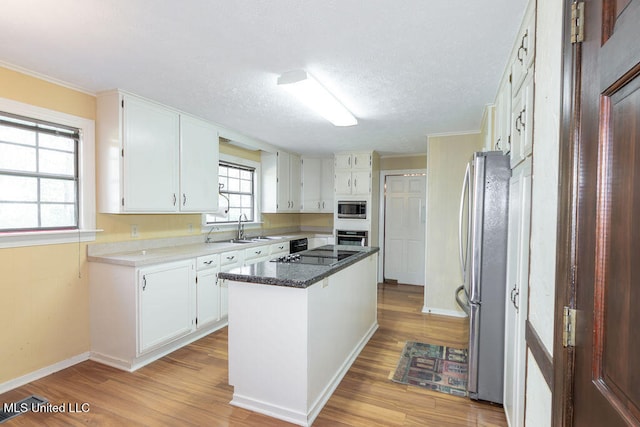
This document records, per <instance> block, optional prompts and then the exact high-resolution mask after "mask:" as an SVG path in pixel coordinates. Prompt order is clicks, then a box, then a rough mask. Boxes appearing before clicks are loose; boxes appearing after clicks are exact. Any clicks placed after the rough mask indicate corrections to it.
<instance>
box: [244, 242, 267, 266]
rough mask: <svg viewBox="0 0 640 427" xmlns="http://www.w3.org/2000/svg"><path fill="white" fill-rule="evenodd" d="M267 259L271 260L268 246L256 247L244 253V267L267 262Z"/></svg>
mask: <svg viewBox="0 0 640 427" xmlns="http://www.w3.org/2000/svg"><path fill="white" fill-rule="evenodd" d="M269 259H271V254H270V248H269V246H258V247H255V248H249V249H245V251H244V265H251V264H255V263H258V262H262V261H268V260H269Z"/></svg>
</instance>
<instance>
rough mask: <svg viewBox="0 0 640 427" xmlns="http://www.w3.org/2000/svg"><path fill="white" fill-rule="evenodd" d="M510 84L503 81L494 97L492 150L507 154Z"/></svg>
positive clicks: (509, 126)
mask: <svg viewBox="0 0 640 427" xmlns="http://www.w3.org/2000/svg"><path fill="white" fill-rule="evenodd" d="M510 134H511V83H509V81H508V80H507V81H505V82H504V83H503V85H502V86H501V87H500V90H499V91H498V95H497V97H496V137H495V145H494V149H495V150H499V151H502V152H503V153H508V152H509V151H510V150H511V145H510V142H511V141H510Z"/></svg>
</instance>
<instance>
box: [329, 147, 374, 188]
mask: <svg viewBox="0 0 640 427" xmlns="http://www.w3.org/2000/svg"><path fill="white" fill-rule="evenodd" d="M372 164H373V153H372V152H370V151H369V152H357V153H337V154H336V155H335V173H334V179H335V194H336V195H368V194H371V185H372V174H371V173H372V167H373V166H372Z"/></svg>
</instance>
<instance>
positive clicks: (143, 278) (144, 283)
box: [142, 276, 147, 291]
mask: <svg viewBox="0 0 640 427" xmlns="http://www.w3.org/2000/svg"><path fill="white" fill-rule="evenodd" d="M145 289H147V276H142V290H143V291H144V290H145Z"/></svg>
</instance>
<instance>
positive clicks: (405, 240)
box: [384, 175, 427, 285]
mask: <svg viewBox="0 0 640 427" xmlns="http://www.w3.org/2000/svg"><path fill="white" fill-rule="evenodd" d="M385 186H386V191H385V221H384V222H385V238H384V278H385V279H392V280H397V281H398V282H399V283H406V284H410V285H424V282H425V279H424V274H425V269H424V262H425V241H424V238H425V216H426V198H427V196H426V177H425V176H424V175H387V176H386V178H385Z"/></svg>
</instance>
